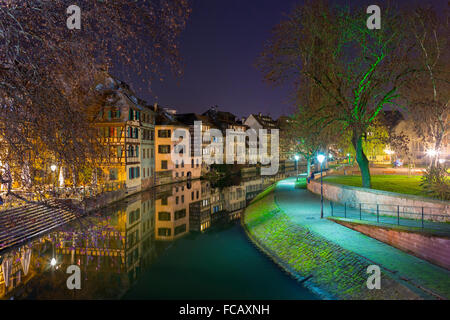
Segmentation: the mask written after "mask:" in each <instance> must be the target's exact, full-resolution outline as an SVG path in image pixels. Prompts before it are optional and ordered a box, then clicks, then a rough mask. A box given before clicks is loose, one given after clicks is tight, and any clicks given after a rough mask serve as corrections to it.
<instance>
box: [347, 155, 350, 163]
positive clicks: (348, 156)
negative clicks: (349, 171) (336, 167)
mask: <svg viewBox="0 0 450 320" xmlns="http://www.w3.org/2000/svg"><path fill="white" fill-rule="evenodd" d="M347 158H348V164H350V153H347Z"/></svg>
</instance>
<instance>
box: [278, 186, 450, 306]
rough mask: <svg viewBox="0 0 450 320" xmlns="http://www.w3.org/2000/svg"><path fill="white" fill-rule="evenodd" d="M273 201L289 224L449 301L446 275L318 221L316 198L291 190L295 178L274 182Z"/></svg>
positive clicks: (354, 233) (449, 281) (449, 283)
mask: <svg viewBox="0 0 450 320" xmlns="http://www.w3.org/2000/svg"><path fill="white" fill-rule="evenodd" d="M274 197H275V202H276V204H277V205H278V207H279V208H280V209H281V210H282V211H283V212H284V213H285V214H286V215H287V216H288V217H289V219H290V220H291V221H292V222H294V223H296V224H299V225H301V226H302V227H304V228H307V229H308V230H310V231H311V232H314V233H316V234H319V235H320V236H321V237H323V238H325V239H326V240H328V241H330V242H332V243H335V244H337V245H338V246H340V247H342V248H344V249H347V250H349V251H352V252H354V253H356V254H358V255H360V256H362V257H364V258H366V259H368V260H370V261H372V262H373V264H375V265H379V266H380V267H381V268H382V269H384V270H386V271H388V272H389V273H390V274H391V275H393V276H394V277H395V278H397V279H400V280H402V281H406V282H407V283H408V284H410V285H411V286H412V287H414V288H417V289H418V290H420V291H422V292H424V293H425V294H431V295H432V296H435V297H441V298H447V299H448V298H450V271H448V270H446V269H444V268H441V267H439V266H436V265H433V264H431V263H429V262H427V261H425V260H422V259H419V258H417V257H415V256H412V255H410V254H407V253H405V252H403V251H401V250H399V249H396V248H394V247H392V246H390V245H388V244H385V243H383V242H380V241H378V240H376V239H373V238H370V237H368V236H366V235H364V234H362V233H359V232H357V231H354V230H352V229H349V228H347V227H345V226H342V225H340V224H337V223H334V222H332V221H330V220H328V219H320V196H317V195H315V194H313V193H311V192H309V191H308V190H306V189H298V188H295V178H289V179H286V180H282V181H280V182H278V183H277V185H276V188H275V193H274ZM330 213H331V210H328V212H327V211H325V217H326V216H329V215H331V214H330ZM358 215H359V212H358Z"/></svg>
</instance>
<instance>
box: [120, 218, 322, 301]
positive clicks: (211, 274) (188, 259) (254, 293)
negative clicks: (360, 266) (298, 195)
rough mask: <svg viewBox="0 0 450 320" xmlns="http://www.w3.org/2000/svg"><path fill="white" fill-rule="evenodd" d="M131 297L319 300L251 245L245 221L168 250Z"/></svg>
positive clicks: (138, 283) (142, 277)
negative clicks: (242, 224) (243, 226)
mask: <svg viewBox="0 0 450 320" xmlns="http://www.w3.org/2000/svg"><path fill="white" fill-rule="evenodd" d="M124 298H125V299H280V300H284V299H286V300H287V299H317V297H316V296H315V295H314V294H313V293H311V292H310V291H309V290H308V289H306V288H304V287H302V286H301V285H300V284H299V283H298V282H296V281H295V280H293V279H292V278H291V277H290V276H288V275H287V274H285V273H284V272H282V271H281V270H280V269H279V267H278V266H276V265H275V264H274V263H273V262H272V261H270V260H269V259H268V258H267V257H266V256H264V255H263V254H262V253H260V252H259V251H258V250H256V249H255V247H254V246H253V245H252V244H251V243H249V240H248V239H247V236H246V235H245V233H244V231H243V229H242V227H241V226H240V225H239V222H231V223H229V224H228V225H225V226H221V227H218V228H216V229H215V230H210V231H209V232H206V233H204V234H198V235H188V236H187V237H185V238H182V239H180V240H178V241H177V242H176V243H174V244H173V245H172V246H171V247H170V248H168V249H167V250H166V251H165V252H164V253H163V254H162V255H161V256H160V257H159V259H158V261H156V262H155V263H154V264H153V265H152V266H151V267H150V268H149V269H148V270H147V271H145V273H144V274H143V275H142V276H141V277H140V279H139V280H138V281H137V283H136V284H135V285H134V286H133V287H132V288H131V289H130V290H129V291H128V292H127V294H126V295H125V296H124Z"/></svg>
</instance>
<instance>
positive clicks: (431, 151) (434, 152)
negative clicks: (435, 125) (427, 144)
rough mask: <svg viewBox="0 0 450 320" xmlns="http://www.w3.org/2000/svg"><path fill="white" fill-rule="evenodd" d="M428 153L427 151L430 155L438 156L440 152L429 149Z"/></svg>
mask: <svg viewBox="0 0 450 320" xmlns="http://www.w3.org/2000/svg"><path fill="white" fill-rule="evenodd" d="M426 153H427V155H428V156H429V157H434V156H436V155H437V154H438V152H437V151H436V150H434V149H429V150H427V152H426Z"/></svg>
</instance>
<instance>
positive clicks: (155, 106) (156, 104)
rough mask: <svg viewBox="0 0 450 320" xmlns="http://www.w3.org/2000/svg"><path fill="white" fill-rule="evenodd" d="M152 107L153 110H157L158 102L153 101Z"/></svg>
mask: <svg viewBox="0 0 450 320" xmlns="http://www.w3.org/2000/svg"><path fill="white" fill-rule="evenodd" d="M153 108H154V109H155V112H158V103H157V102H155V104H154V105H153Z"/></svg>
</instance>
